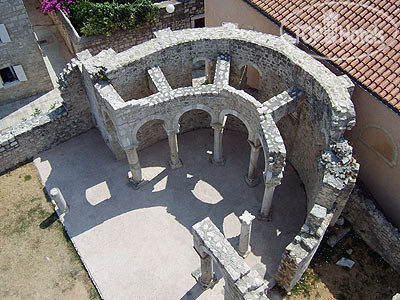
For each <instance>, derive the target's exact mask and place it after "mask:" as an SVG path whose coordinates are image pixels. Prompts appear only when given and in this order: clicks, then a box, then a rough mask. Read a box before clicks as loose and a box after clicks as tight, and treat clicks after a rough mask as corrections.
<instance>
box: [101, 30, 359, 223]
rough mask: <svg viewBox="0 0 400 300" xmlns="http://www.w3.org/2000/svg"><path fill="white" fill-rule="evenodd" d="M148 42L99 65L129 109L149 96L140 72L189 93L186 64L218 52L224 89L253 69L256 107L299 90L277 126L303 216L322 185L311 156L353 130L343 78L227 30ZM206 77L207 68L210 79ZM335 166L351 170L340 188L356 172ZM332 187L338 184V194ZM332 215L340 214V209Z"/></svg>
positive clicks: (275, 44) (297, 53)
mask: <svg viewBox="0 0 400 300" xmlns="http://www.w3.org/2000/svg"><path fill="white" fill-rule="evenodd" d="M203 35H204V37H203ZM156 36H157V39H154V40H151V41H148V42H146V43H143V44H141V45H138V46H136V47H135V48H133V49H132V50H127V51H124V52H121V53H119V54H118V55H116V56H115V58H114V61H115V63H107V61H104V66H103V67H104V70H105V72H106V74H107V77H108V79H109V80H110V82H111V83H112V85H113V87H114V88H115V90H116V91H117V93H118V94H119V95H120V96H121V97H122V98H123V100H125V101H129V103H131V102H135V101H136V100H135V99H141V98H145V97H150V96H152V95H153V94H154V91H152V89H151V88H150V86H149V83H148V82H149V77H148V74H147V72H144V71H143V70H147V69H149V68H151V67H152V66H154V65H157V66H158V67H159V69H160V70H162V73H163V74H164V76H165V78H166V80H167V81H168V83H169V85H170V86H171V88H172V89H176V88H179V87H189V86H191V79H192V77H191V69H192V65H193V62H194V61H196V60H198V59H204V60H206V61H208V62H211V65H212V66H215V64H216V57H217V56H218V53H224V52H226V53H229V54H230V55H231V63H230V75H229V83H230V84H231V85H233V86H235V85H237V83H236V82H237V81H238V79H237V74H238V73H239V70H240V69H241V68H242V66H244V65H252V66H254V67H256V68H257V69H258V70H260V74H261V78H260V82H261V84H260V86H261V91H260V93H259V95H262V96H261V98H260V99H257V100H259V102H261V103H263V102H265V101H266V98H268V97H272V96H274V95H276V93H281V92H283V91H285V90H287V89H288V88H289V87H291V86H296V87H298V88H299V89H300V90H303V91H304V100H305V101H303V102H302V103H301V105H300V106H299V107H298V108H297V111H296V112H294V113H293V114H291V115H290V116H287V117H284V118H282V119H281V120H280V121H279V122H278V127H279V129H280V131H281V134H282V136H283V138H284V141H285V144H286V147H287V153H288V159H289V160H290V161H291V163H292V164H293V165H294V167H295V168H296V170H297V172H298V173H299V175H300V177H301V178H302V180H303V182H304V185H305V189H306V192H307V195H308V210H310V209H311V208H312V207H313V204H314V203H318V202H316V201H320V200H321V199H323V197H322V196H321V195H319V194H318V193H319V192H320V191H321V187H322V186H323V185H324V182H323V177H324V175H323V174H324V172H325V171H324V170H325V167H324V166H323V165H322V164H321V161H320V160H318V159H316V157H320V156H321V154H322V152H324V151H328V152H330V153H333V152H332V151H331V149H330V147H331V145H332V146H333V145H334V144H335V143H337V142H341V140H342V139H343V133H344V131H345V130H347V129H350V128H351V127H352V126H353V125H354V108H353V106H352V104H351V102H350V101H349V99H350V95H349V91H350V90H351V82H350V81H349V80H348V79H346V78H345V77H343V76H341V77H337V76H335V75H334V74H332V73H331V72H330V71H329V70H327V69H326V68H325V67H324V66H323V65H322V64H320V63H318V62H317V61H315V60H313V59H312V58H311V57H309V56H308V55H306V54H305V53H303V52H302V51H301V50H299V49H297V48H296V47H295V46H293V45H292V44H291V43H290V40H289V42H288V40H287V39H286V38H285V37H283V38H278V37H275V36H272V35H266V34H260V33H255V32H250V31H240V30H237V29H234V28H228V27H224V28H223V29H221V28H213V29H201V30H184V31H180V32H179V36H178V35H177V34H176V33H172V32H171V31H169V30H162V31H160V32H156ZM194 37H195V38H194ZM228 37H229V38H228ZM160 53H162V55H160ZM167 58H168V59H167ZM108 61H110V59H108ZM133 62H134V63H133ZM98 63H99V64H100V62H98ZM177 69H179V72H178V71H177ZM214 72H215V68H214V67H213V70H212V74H214ZM334 86H336V88H333V87H334ZM337 87H341V88H339V89H338V88H337ZM139 102H140V101H139ZM193 128H195V126H193ZM333 147H334V146H333ZM344 148H346V152H347V156H349V155H350V156H351V148H348V147H344ZM336 160H338V159H336ZM340 164H342V163H340ZM343 164H344V167H345V168H348V169H351V168H353V171H349V172H347V173H346V172H345V178H341V179H339V181H340V180H344V181H348V178H352V177H354V176H353V175H352V173H357V168H358V167H357V166H356V165H354V162H353V161H352V160H350V161H347V159H346V160H345V161H344V163H343ZM330 183H333V181H330ZM340 186H341V184H340V183H339V184H338V189H339V190H340V189H341V188H340ZM350 190H351V188H350ZM337 194H340V192H339V191H338V192H337ZM331 198H333V197H331ZM341 199H346V196H345V194H343V195H342V196H341V197H339V199H338V201H328V202H329V203H324V202H320V203H319V204H321V205H325V206H327V207H328V208H332V207H333V206H334V205H335V206H338V207H339V206H340V207H343V206H344V204H345V201H343V200H341ZM339 202H340V203H339ZM337 211H338V213H340V210H337ZM336 217H337V216H336ZM336 217H335V218H336Z"/></svg>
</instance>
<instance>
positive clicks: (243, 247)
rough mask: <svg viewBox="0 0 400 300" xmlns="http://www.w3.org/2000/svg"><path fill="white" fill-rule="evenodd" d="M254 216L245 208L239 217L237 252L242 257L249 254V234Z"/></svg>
mask: <svg viewBox="0 0 400 300" xmlns="http://www.w3.org/2000/svg"><path fill="white" fill-rule="evenodd" d="M254 219H255V216H253V215H252V214H251V213H249V212H248V211H247V210H245V211H244V213H243V214H242V215H241V216H240V217H239V220H240V223H241V227H240V237H239V254H240V256H242V257H246V256H247V255H249V253H250V251H251V247H250V236H251V224H252V222H253V220H254Z"/></svg>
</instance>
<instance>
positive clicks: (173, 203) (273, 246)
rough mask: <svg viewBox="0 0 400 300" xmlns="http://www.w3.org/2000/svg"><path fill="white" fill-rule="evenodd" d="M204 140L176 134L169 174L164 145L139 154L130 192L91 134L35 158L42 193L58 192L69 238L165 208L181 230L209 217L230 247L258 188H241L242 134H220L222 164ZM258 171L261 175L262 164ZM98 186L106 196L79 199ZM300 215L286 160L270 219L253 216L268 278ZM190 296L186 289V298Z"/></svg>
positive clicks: (256, 202)
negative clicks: (43, 169)
mask: <svg viewBox="0 0 400 300" xmlns="http://www.w3.org/2000/svg"><path fill="white" fill-rule="evenodd" d="M212 141H213V136H212V130H208V129H201V130H196V131H192V132H188V133H185V134H182V135H179V147H180V148H179V149H180V156H181V159H182V162H183V164H184V166H183V168H180V169H177V170H171V169H170V168H169V167H168V163H167V161H168V156H169V149H168V143H167V141H161V142H159V143H157V144H155V145H153V146H150V147H149V148H146V149H145V150H143V151H141V152H139V157H140V160H141V164H142V168H143V174H144V175H145V177H146V176H148V177H149V178H150V179H151V180H150V181H149V182H148V183H147V184H146V185H144V186H143V187H141V188H140V189H139V190H134V189H132V187H131V186H130V184H129V182H128V180H127V176H126V174H127V171H128V167H129V166H128V163H127V162H126V161H115V159H114V157H113V155H112V153H111V152H110V151H109V149H108V148H107V147H106V145H105V144H104V142H103V140H102V138H101V136H100V134H99V132H98V131H97V130H91V131H89V132H87V133H85V134H83V135H81V136H80V137H78V138H75V139H72V140H70V141H67V142H66V143H64V144H62V145H60V146H58V147H57V148H54V149H52V150H51V151H47V152H44V153H41V154H40V155H39V158H40V161H39V162H38V164H39V165H40V164H42V163H46V162H48V163H49V165H50V171H49V172H48V173H49V174H48V178H47V181H46V188H47V190H48V191H49V190H50V189H51V188H52V187H56V186H57V187H59V188H60V190H61V191H62V193H63V195H64V198H65V199H66V201H67V203H68V205H69V208H70V212H69V213H68V214H67V215H66V216H65V217H64V220H65V223H66V224H68V226H67V230H68V234H69V235H70V237H71V238H73V237H74V236H78V235H80V234H81V233H84V232H86V231H88V230H90V229H91V228H94V227H96V226H98V225H100V224H102V223H104V222H106V221H107V220H110V219H112V218H114V217H116V216H120V215H122V214H124V213H127V212H130V211H133V210H140V209H146V208H153V207H165V208H166V210H167V212H168V213H169V214H171V215H173V216H174V217H175V219H176V221H177V222H179V223H180V224H182V225H183V226H184V227H185V228H186V229H187V230H188V231H191V227H192V225H194V224H195V223H197V222H199V221H201V220H203V219H204V218H206V217H210V219H211V220H212V221H213V222H214V223H215V225H216V226H217V227H218V228H219V229H220V230H221V232H222V233H224V234H225V236H226V237H227V239H228V240H230V242H231V243H232V244H233V246H234V247H236V245H237V244H238V242H237V240H238V237H237V236H238V234H239V229H240V225H239V221H238V220H237V218H238V217H239V216H240V215H241V214H242V213H243V211H244V210H248V211H249V212H250V213H252V214H253V215H258V211H259V209H260V206H261V201H262V197H263V192H264V185H263V184H262V183H261V184H259V185H258V186H257V187H255V188H249V187H248V186H247V185H246V183H245V181H244V176H245V174H246V172H247V168H248V161H249V158H248V156H249V149H248V144H247V141H246V136H245V135H243V134H241V133H238V132H232V131H231V132H229V131H227V132H226V134H225V133H224V155H225V157H226V164H225V166H223V167H216V166H214V165H212V164H211V163H210V162H209V159H210V149H212ZM232 141H234V142H232ZM244 149H245V151H243V150H244ZM39 169H40V167H39ZM258 169H259V173H260V174H259V175H260V177H261V176H262V175H261V172H262V169H263V161H262V159H260V162H259V168H258ZM42 177H43V176H42ZM99 184H102V186H103V188H104V187H106V188H108V193H109V196H110V197H108V199H104V200H102V201H100V202H99V203H96V204H94V205H93V204H91V203H89V202H88V201H87V190H88V189H90V188H93V187H95V186H97V185H99ZM305 215H306V196H305V192H304V189H303V188H302V184H301V180H300V179H299V178H298V176H297V174H296V172H295V171H294V169H293V168H292V167H291V165H290V164H289V163H288V164H287V166H286V169H285V176H284V179H283V182H282V184H281V186H279V187H278V188H277V189H276V193H275V196H274V204H273V221H272V222H265V221H261V220H258V219H256V220H255V221H254V222H253V231H252V232H253V233H252V241H251V247H252V252H253V253H254V255H256V256H261V261H262V263H264V264H265V265H266V267H267V270H268V272H270V274H271V275H273V274H274V273H275V272H276V269H277V267H278V265H279V262H280V257H281V255H282V253H283V251H284V249H285V247H286V246H287V245H288V244H289V243H290V241H291V240H292V239H293V238H294V236H295V235H296V234H297V233H298V231H299V229H300V227H301V226H302V224H303V222H304V219H305ZM166 230H167V229H166ZM196 293H197V288H196V287H195V286H194V287H193V291H192V295H195V294H196ZM183 299H184V298H183ZM188 299H189V298H188ZM194 299H195V298H194Z"/></svg>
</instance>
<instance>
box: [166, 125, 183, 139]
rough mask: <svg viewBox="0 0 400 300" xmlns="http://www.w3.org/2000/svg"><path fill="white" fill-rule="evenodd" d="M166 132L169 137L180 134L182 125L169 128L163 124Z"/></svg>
mask: <svg viewBox="0 0 400 300" xmlns="http://www.w3.org/2000/svg"><path fill="white" fill-rule="evenodd" d="M163 127H164V130H165V132H166V133H167V135H168V136H170V135H173V134H178V133H179V129H180V127H181V126H180V125H179V124H178V125H176V126H172V127H170V126H167V125H165V124H163Z"/></svg>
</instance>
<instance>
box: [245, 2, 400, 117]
mask: <svg viewBox="0 0 400 300" xmlns="http://www.w3.org/2000/svg"><path fill="white" fill-rule="evenodd" d="M242 1H243V2H245V3H246V4H247V5H249V6H250V7H252V8H254V9H255V10H257V11H258V12H259V13H261V14H262V15H263V16H265V17H266V18H267V19H269V20H270V21H271V22H272V23H274V24H275V25H277V26H279V27H281V26H282V24H281V23H279V22H278V21H277V20H276V19H275V18H274V17H272V16H271V15H269V14H267V13H266V12H265V11H263V10H262V9H260V8H259V7H258V6H257V5H255V4H254V3H251V2H250V1H249V0H242ZM283 29H284V30H285V32H286V33H287V34H289V35H290V36H292V37H294V38H296V35H295V34H294V33H293V32H292V31H291V30H289V29H288V28H286V27H285V26H283ZM298 40H299V41H300V43H301V44H302V45H304V46H305V47H307V48H308V49H310V50H311V51H312V52H314V53H315V54H317V55H319V56H324V55H323V54H322V53H320V52H319V51H318V50H316V49H315V48H314V47H312V46H310V45H308V44H306V43H304V42H303V41H302V40H301V39H298ZM325 61H326V62H327V63H329V64H330V65H331V66H333V67H334V68H336V69H337V70H339V71H340V72H342V73H343V74H346V75H347V76H348V77H349V78H350V79H351V80H352V81H353V82H355V83H356V84H357V85H358V86H359V87H361V88H362V89H363V90H365V91H366V92H367V93H368V94H370V95H372V96H373V97H375V98H376V99H377V100H378V101H379V102H381V103H382V104H383V105H385V106H386V107H387V108H389V109H390V110H391V111H393V112H394V113H395V114H397V115H398V116H400V110H399V109H397V108H396V107H394V106H393V105H392V104H390V103H389V102H388V101H387V100H385V99H384V98H383V97H381V96H379V95H378V94H377V93H375V92H374V91H372V90H371V89H370V88H368V87H366V86H365V85H364V84H362V83H361V82H360V81H358V80H357V79H355V78H354V77H353V76H352V75H350V74H349V73H347V72H346V71H345V70H343V69H342V68H341V67H339V66H338V65H337V64H335V63H334V62H333V61H332V60H330V59H328V58H327V59H326V60H325Z"/></svg>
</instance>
